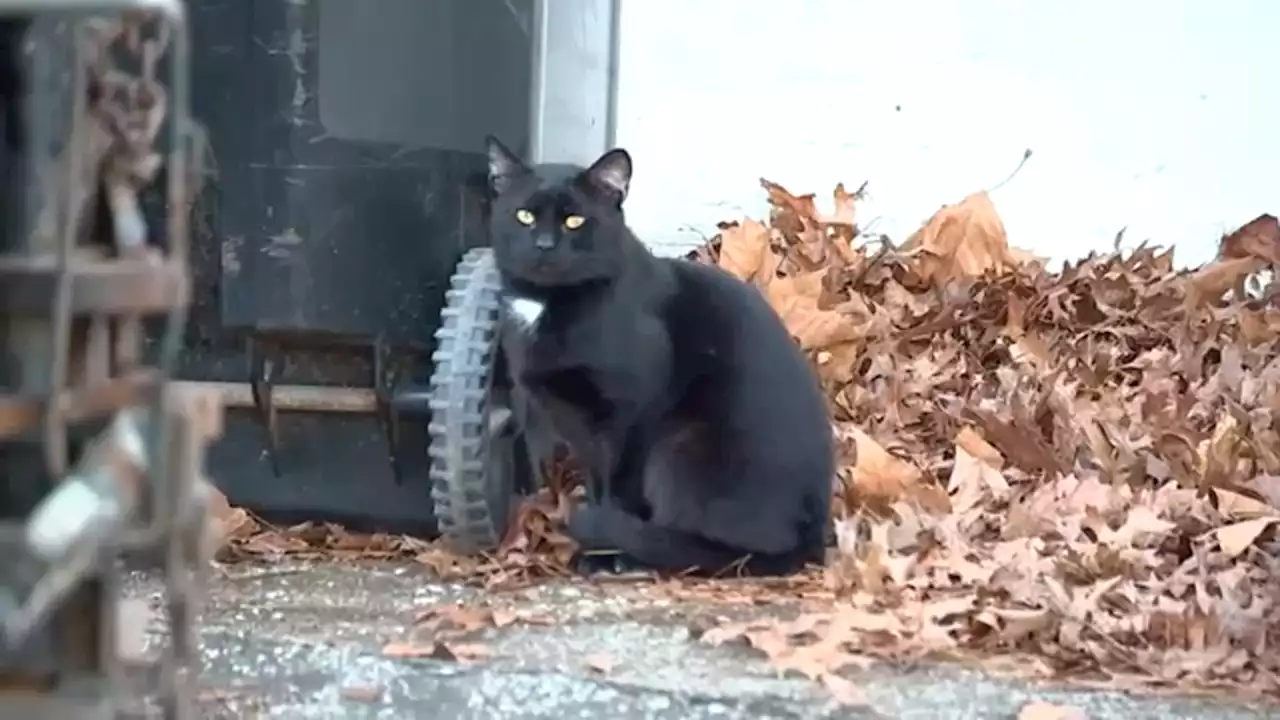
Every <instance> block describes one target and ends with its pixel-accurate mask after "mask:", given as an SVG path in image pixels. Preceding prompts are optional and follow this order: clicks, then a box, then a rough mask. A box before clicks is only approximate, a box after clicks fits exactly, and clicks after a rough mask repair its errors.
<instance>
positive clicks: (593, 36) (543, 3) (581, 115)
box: [528, 0, 620, 164]
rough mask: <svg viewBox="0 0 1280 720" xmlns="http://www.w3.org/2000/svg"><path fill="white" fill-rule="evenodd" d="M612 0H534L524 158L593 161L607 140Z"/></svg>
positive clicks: (613, 54) (611, 111) (615, 11)
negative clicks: (527, 143)
mask: <svg viewBox="0 0 1280 720" xmlns="http://www.w3.org/2000/svg"><path fill="white" fill-rule="evenodd" d="M619 10H620V5H619V3H618V1H617V0H609V2H599V1H598V0H555V1H554V2H551V0H538V1H537V2H536V3H535V5H534V14H533V38H532V40H533V62H532V65H533V74H532V78H531V79H532V82H533V87H532V93H531V98H532V103H533V108H532V112H531V113H530V117H531V123H530V124H531V127H530V132H529V152H528V159H529V160H530V161H532V162H547V161H554V162H575V163H580V164H587V163H590V162H591V161H593V160H595V159H596V157H598V156H599V155H600V154H601V153H603V152H604V151H605V150H607V149H608V148H609V146H610V145H611V144H612V143H613V134H614V126H615V124H616V123H615V121H614V117H615V115H616V110H615V108H614V105H615V104H616V90H615V88H614V85H616V84H617V83H616V79H617V78H616V75H617V71H616V65H617V55H618V50H617V45H618V37H617V26H618V17H619V15H620V12H619Z"/></svg>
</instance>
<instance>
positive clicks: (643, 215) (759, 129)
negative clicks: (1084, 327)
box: [597, 0, 1280, 263]
mask: <svg viewBox="0 0 1280 720" xmlns="http://www.w3.org/2000/svg"><path fill="white" fill-rule="evenodd" d="M597 1H598V2H605V0H597ZM620 26H621V39H620V43H621V48H620V55H619V58H620V59H619V68H618V76H619V77H618V81H619V88H618V105H617V108H616V110H617V117H616V122H617V141H618V144H620V145H623V146H625V147H627V148H628V149H629V150H631V152H632V153H633V155H634V156H635V161H636V176H635V180H634V184H633V191H632V197H631V199H630V201H629V213H630V218H631V221H632V224H633V225H634V226H635V227H636V229H637V230H638V232H640V233H641V234H642V236H643V237H644V238H646V239H647V240H648V241H650V242H651V243H653V244H655V245H656V246H658V247H661V248H663V249H664V250H669V251H675V250H678V249H680V248H687V247H689V246H690V245H691V244H694V243H696V242H698V241H699V240H700V239H701V238H702V237H703V236H708V235H711V234H713V233H714V224H715V223H716V222H717V221H718V220H722V219H728V218H734V217H738V216H741V215H743V214H749V215H756V216H759V215H761V214H762V213H763V211H764V201H763V198H764V194H763V192H762V191H761V190H760V188H759V185H758V182H757V180H758V178H759V177H761V176H764V177H767V178H769V179H771V180H774V181H777V182H780V183H782V184H784V185H785V186H787V187H788V188H790V189H791V190H792V191H795V192H809V191H812V192H817V193H819V194H820V195H821V194H824V193H829V192H830V189H831V187H832V186H833V185H834V184H835V183H836V182H837V181H840V180H843V181H844V182H845V183H846V184H847V185H850V186H851V187H856V186H857V185H859V184H861V183H862V181H863V180H867V181H870V185H869V190H870V192H871V196H872V197H871V200H870V201H868V202H866V203H865V204H864V205H863V206H862V214H861V219H862V222H863V224H864V227H865V228H866V229H867V230H869V231H874V232H884V233H887V234H888V235H890V236H891V237H893V238H894V239H896V240H901V239H904V238H905V237H906V236H907V235H908V234H909V233H910V232H911V231H912V230H914V229H915V228H916V227H918V225H919V224H920V222H921V221H922V220H924V219H925V218H927V217H928V216H929V215H930V214H931V213H932V212H933V211H934V210H936V209H937V208H938V207H939V206H941V205H942V204H945V203H950V202H954V201H957V200H959V199H960V198H961V197H963V196H964V195H966V194H968V193H969V192H972V191H974V190H977V189H980V188H983V187H991V186H994V185H996V184H998V183H999V182H1000V181H1001V180H1002V179H1004V178H1005V177H1006V176H1008V175H1009V173H1010V172H1011V171H1012V170H1013V169H1014V168H1015V167H1016V166H1017V164H1018V161H1019V160H1020V159H1021V157H1022V155H1023V152H1024V151H1025V150H1026V149H1028V148H1030V149H1031V150H1032V151H1033V156H1032V158H1031V159H1030V160H1029V161H1028V162H1027V164H1026V166H1025V167H1024V168H1023V169H1022V171H1021V172H1020V173H1018V175H1017V177H1016V178H1015V179H1014V180H1012V181H1011V182H1009V183H1008V184H1006V185H1004V186H1003V187H1001V188H1000V189H998V190H996V191H994V192H993V198H994V199H995V201H996V203H997V207H998V208H999V210H1000V212H1001V214H1002V216H1003V218H1004V221H1005V224H1006V226H1007V228H1008V231H1009V235H1010V238H1011V241H1012V242H1013V243H1014V244H1016V245H1019V246H1022V247H1025V248H1027V249H1029V250H1032V251H1034V252H1037V253H1040V254H1043V255H1048V256H1050V257H1055V258H1058V259H1066V258H1071V257H1077V256H1080V255H1082V254H1084V253H1086V252H1088V251H1089V250H1090V249H1105V248H1108V247H1110V245H1111V243H1112V241H1113V239H1114V237H1115V235H1116V232H1117V231H1118V230H1119V229H1120V228H1122V227H1125V226H1127V227H1128V230H1127V232H1126V234H1125V237H1126V239H1127V243H1126V244H1135V243H1137V242H1139V241H1141V240H1142V239H1145V238H1150V239H1152V240H1154V241H1157V242H1160V243H1162V244H1169V243H1176V245H1177V247H1178V256H1179V258H1180V260H1181V261H1183V262H1184V263H1185V262H1191V263H1198V262H1201V261H1204V260H1206V259H1208V258H1210V257H1212V254H1213V252H1214V249H1215V247H1216V243H1217V240H1218V238H1219V236H1220V235H1221V234H1222V233H1223V232H1224V231H1227V230H1229V229H1231V228H1234V227H1235V226H1238V225H1239V224H1241V223H1243V222H1245V221H1247V220H1249V219H1251V218H1253V217H1254V216H1256V215H1257V214H1259V213H1260V212H1264V211H1268V212H1273V213H1275V212H1280V55H1278V54H1277V49H1276V48H1277V47H1278V45H1277V33H1280V3H1273V2H1267V1H1266V0H1221V2H1216V3H1208V2H1192V1H1191V0H1122V1H1117V0H1076V1H1075V2H1071V3H1050V2H1043V1H1040V0H963V1H952V2H944V0H933V1H931V2H922V1H920V0H897V1H894V0H790V1H788V0H623V2H622V16H621V22H620Z"/></svg>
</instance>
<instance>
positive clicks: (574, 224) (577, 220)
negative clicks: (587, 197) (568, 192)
mask: <svg viewBox="0 0 1280 720" xmlns="http://www.w3.org/2000/svg"><path fill="white" fill-rule="evenodd" d="M586 221H587V219H586V218H584V217H582V216H581V215H568V216H566V217H565V219H564V226H565V227H566V228H568V229H570V230H577V229H578V228H580V227H582V225H583V223H585V222H586Z"/></svg>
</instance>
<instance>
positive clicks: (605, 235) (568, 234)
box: [486, 136, 635, 287]
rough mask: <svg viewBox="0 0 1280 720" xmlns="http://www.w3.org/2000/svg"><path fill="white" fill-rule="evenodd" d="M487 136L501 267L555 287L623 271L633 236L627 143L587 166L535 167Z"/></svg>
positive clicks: (492, 229)
mask: <svg viewBox="0 0 1280 720" xmlns="http://www.w3.org/2000/svg"><path fill="white" fill-rule="evenodd" d="M486 144H487V145H488V150H489V182H490V183H491V184H492V186H493V190H494V200H493V205H492V214H491V215H490V218H489V238H490V242H491V243H492V244H493V254H494V260H495V261H496V263H497V265H498V269H499V270H500V271H501V272H502V273H503V274H504V275H506V276H508V277H511V278H515V279H518V280H521V281H523V282H526V283H529V284H532V285H538V286H545V287H554V286H566V285H579V284H582V283H587V282H592V281H598V280H609V279H612V278H615V277H617V276H618V275H619V274H621V273H622V271H623V269H624V267H625V263H626V257H627V251H628V247H627V245H628V243H634V242H635V240H634V237H633V236H632V235H631V233H630V231H629V230H627V226H626V220H625V218H624V216H623V212H622V202H623V201H624V200H625V199H626V197H627V190H628V188H629V186H630V184H631V156H630V155H628V154H627V151H626V150H623V149H621V148H617V149H614V150H610V151H608V152H606V153H605V154H604V155H601V156H600V158H599V159H598V160H596V161H595V162H594V163H592V164H591V166H590V167H585V168H584V167H580V166H577V165H552V164H547V165H536V166H532V167H531V166H529V165H526V164H525V163H524V162H522V161H521V160H520V158H518V157H516V155H515V154H514V153H512V152H511V151H510V150H508V149H507V148H506V147H505V146H504V145H503V144H502V143H501V142H499V141H498V140H497V139H496V138H494V137H492V136H490V137H489V138H487V140H486Z"/></svg>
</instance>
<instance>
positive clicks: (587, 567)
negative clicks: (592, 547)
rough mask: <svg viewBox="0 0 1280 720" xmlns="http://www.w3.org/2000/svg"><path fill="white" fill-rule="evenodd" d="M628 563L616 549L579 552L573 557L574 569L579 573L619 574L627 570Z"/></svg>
mask: <svg viewBox="0 0 1280 720" xmlns="http://www.w3.org/2000/svg"><path fill="white" fill-rule="evenodd" d="M626 567H627V565H626V563H625V561H623V559H622V555H621V554H620V553H617V552H614V551H609V550H605V551H596V552H591V553H586V552H579V553H578V554H577V555H574V557H573V571H574V572H575V573H577V574H579V575H586V576H588V577H589V576H591V575H619V574H622V573H624V572H626Z"/></svg>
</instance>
